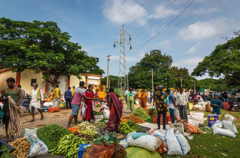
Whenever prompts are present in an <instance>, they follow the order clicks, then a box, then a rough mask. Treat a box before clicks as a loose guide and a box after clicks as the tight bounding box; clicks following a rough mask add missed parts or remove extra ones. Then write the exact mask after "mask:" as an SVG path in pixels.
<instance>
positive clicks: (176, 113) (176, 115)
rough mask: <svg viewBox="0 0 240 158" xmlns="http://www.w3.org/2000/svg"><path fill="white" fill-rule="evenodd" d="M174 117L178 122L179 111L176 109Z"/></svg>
mask: <svg viewBox="0 0 240 158" xmlns="http://www.w3.org/2000/svg"><path fill="white" fill-rule="evenodd" d="M174 116H175V117H176V118H177V119H178V120H180V119H181V118H180V114H179V110H178V109H174Z"/></svg>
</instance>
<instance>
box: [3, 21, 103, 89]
mask: <svg viewBox="0 0 240 158" xmlns="http://www.w3.org/2000/svg"><path fill="white" fill-rule="evenodd" d="M70 38H71V36H70V35H69V34H68V33H67V32H62V31H61V29H60V28H59V27H58V26H57V23H55V22H52V21H48V22H40V21H33V22H26V21H13V20H10V19H6V18H0V67H2V68H12V70H13V71H15V72H22V71H23V70H24V69H27V68H31V69H34V70H35V72H36V73H39V72H42V73H43V78H44V79H45V81H47V82H49V83H51V84H52V86H53V87H55V86H56V85H57V84H59V83H60V82H59V81H58V78H59V76H60V75H67V76H70V75H75V76H77V77H78V78H80V73H94V74H102V73H103V72H104V71H103V70H101V69H100V68H99V67H98V66H97V65H96V64H97V63H98V61H99V59H98V58H95V57H90V56H88V55H87V53H86V52H85V51H83V50H81V46H80V45H79V44H78V43H73V42H71V41H70ZM50 75H51V76H53V77H50Z"/></svg>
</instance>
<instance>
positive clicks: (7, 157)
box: [0, 145, 13, 158]
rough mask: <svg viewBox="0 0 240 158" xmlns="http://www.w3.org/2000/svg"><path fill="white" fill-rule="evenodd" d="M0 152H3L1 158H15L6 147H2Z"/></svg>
mask: <svg viewBox="0 0 240 158" xmlns="http://www.w3.org/2000/svg"><path fill="white" fill-rule="evenodd" d="M0 150H2V151H3V153H2V155H1V158H12V157H13V156H12V155H11V153H10V150H9V149H8V148H7V147H6V146H5V145H2V147H1V148H0Z"/></svg>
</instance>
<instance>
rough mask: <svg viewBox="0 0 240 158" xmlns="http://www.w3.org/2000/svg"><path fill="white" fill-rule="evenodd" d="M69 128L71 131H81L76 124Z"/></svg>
mask: <svg viewBox="0 0 240 158" xmlns="http://www.w3.org/2000/svg"><path fill="white" fill-rule="evenodd" d="M68 130H69V131H71V132H78V131H79V130H78V128H77V126H76V125H75V126H74V127H72V128H68Z"/></svg>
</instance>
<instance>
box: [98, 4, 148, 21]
mask: <svg viewBox="0 0 240 158" xmlns="http://www.w3.org/2000/svg"><path fill="white" fill-rule="evenodd" d="M103 14H104V16H105V17H106V18H107V19H108V20H109V21H110V22H112V23H116V24H124V23H130V22H133V21H134V22H137V23H139V24H140V25H142V24H144V23H145V22H146V21H145V17H146V15H147V12H146V10H145V9H144V8H143V7H142V6H140V5H139V4H138V3H136V2H134V1H133V0H128V1H125V0H107V1H106V4H105V7H104V10H103ZM129 19H131V20H129Z"/></svg>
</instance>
